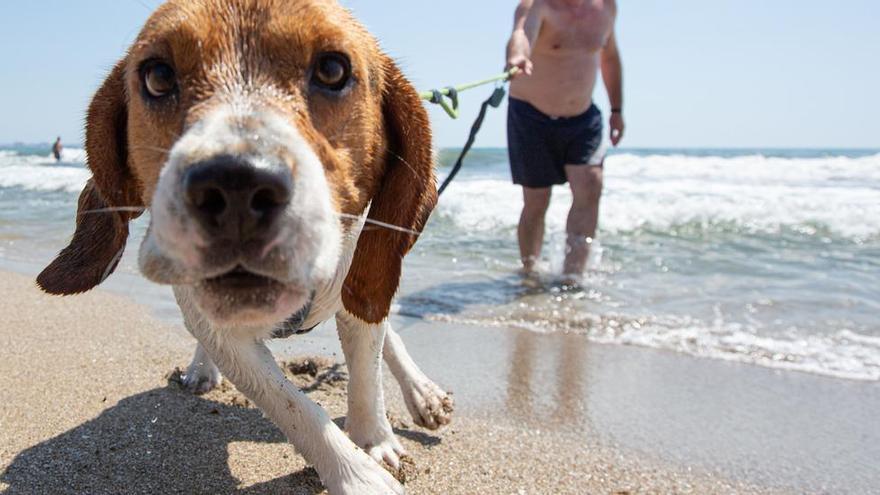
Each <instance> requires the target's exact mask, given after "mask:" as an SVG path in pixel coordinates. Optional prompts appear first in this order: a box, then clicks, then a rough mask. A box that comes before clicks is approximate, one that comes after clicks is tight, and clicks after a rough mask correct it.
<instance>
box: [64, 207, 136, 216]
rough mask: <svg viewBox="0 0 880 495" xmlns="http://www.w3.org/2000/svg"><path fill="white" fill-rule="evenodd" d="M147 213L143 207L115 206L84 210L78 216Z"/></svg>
mask: <svg viewBox="0 0 880 495" xmlns="http://www.w3.org/2000/svg"><path fill="white" fill-rule="evenodd" d="M145 211H147V209H146V208H145V207H143V206H117V207H110V208H97V209H94V210H84V211H81V212H79V214H80V215H91V214H94V213H117V212H129V213H143V212H145Z"/></svg>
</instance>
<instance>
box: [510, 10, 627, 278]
mask: <svg viewBox="0 0 880 495" xmlns="http://www.w3.org/2000/svg"><path fill="white" fill-rule="evenodd" d="M616 17H617V3H616V1H615V0H521V1H520V3H519V6H518V7H517V9H516V14H515V16H514V27H513V35H512V36H511V38H510V42H509V43H508V47H507V64H508V67H518V68H519V69H520V70H521V71H522V72H521V74H520V75H518V76H516V77H515V78H514V80H513V82H512V83H511V87H510V110H509V114H508V141H509V144H508V148H509V150H510V166H511V171H512V173H513V181H514V183H516V184H519V185H521V186H523V198H524V203H525V206H524V208H523V212H522V216H521V218H520V223H519V232H518V234H519V246H520V254H521V256H522V264H523V272H524V273H526V274H530V273H533V271H534V268H535V263H536V262H537V261H538V259H539V258H540V256H541V246H542V244H543V241H544V216H545V214H546V213H547V207H548V206H549V205H550V194H551V188H552V186H554V185H559V184H565V183H566V182H568V183H569V184H570V187H571V191H572V195H573V197H574V199H573V202H572V206H571V210H570V211H569V214H568V223H567V228H566V230H567V234H568V236H567V241H566V256H565V265H564V267H563V277H564V281H565V282H566V283H577V282H578V281H580V279H581V277H582V275H583V273H584V270H585V268H586V264H587V258H588V257H589V253H590V245H591V244H592V242H593V238H594V237H595V235H596V226H597V223H598V218H599V199H600V198H601V196H602V166H603V163H604V159H605V156H604V147H603V146H602V126H603V122H602V114H601V112H600V111H599V109H598V108H596V106H595V105H594V104H593V89H594V88H595V85H596V79H597V75H598V73H599V70H600V68H601V71H602V78H603V80H604V82H605V87H606V88H607V90H608V95H609V99H610V100H611V119H610V126H611V143H612V144H613V145H614V146H617V144H618V143H619V142H620V140H621V139H622V138H623V131H624V122H623V70H622V66H621V62H620V54H619V53H618V50H617V41H616V40H615V36H614V22H615V20H616Z"/></svg>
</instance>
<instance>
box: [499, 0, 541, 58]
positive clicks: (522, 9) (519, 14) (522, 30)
mask: <svg viewBox="0 0 880 495" xmlns="http://www.w3.org/2000/svg"><path fill="white" fill-rule="evenodd" d="M539 1H540V0H539ZM534 6H535V0H520V2H519V5H518V6H517V7H516V12H515V13H514V15H513V34H512V35H511V36H510V41H509V42H508V43H507V68H508V69H509V68H513V67H518V68H519V70H521V71H522V72H523V73H524V74H526V75H531V74H532V60H531V57H532V40H531V37H530V36H529V33H528V30H529V29H528V28H529V27H530V26H529V24H532V22H530V21H529V16H530V14H532V13H533V12H532V9H533V8H534Z"/></svg>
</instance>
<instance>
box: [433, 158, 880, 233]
mask: <svg viewBox="0 0 880 495" xmlns="http://www.w3.org/2000/svg"><path fill="white" fill-rule="evenodd" d="M605 186H606V187H605V196H604V198H603V203H602V211H601V218H600V228H601V230H602V231H605V232H612V233H617V232H636V231H643V230H653V231H673V230H675V229H677V228H679V227H683V226H685V227H687V226H690V227H697V229H698V230H699V229H702V230H709V231H716V230H735V231H743V232H749V233H778V232H780V231H785V230H792V231H795V232H802V233H804V234H817V233H822V232H827V233H830V234H833V235H838V236H842V237H846V238H850V239H853V240H865V239H869V238H873V237H876V236H878V235H880V155H873V156H867V157H862V158H846V157H832V158H803V159H785V158H766V157H763V156H745V157H734V158H721V157H692V156H683V155H682V156H675V155H672V156H665V155H652V156H637V155H626V154H625V155H616V156H613V157H610V158H609V160H608V163H607V164H606V167H605ZM475 198H479V203H478V204H477V203H476V202H475V201H476V199H475ZM521 201H522V200H521V192H520V190H519V188H518V187H517V186H514V185H513V184H511V183H510V181H509V180H508V179H506V178H499V177H494V178H487V177H485V176H479V177H474V178H470V179H468V178H464V179H463V180H461V181H459V182H457V183H456V184H455V185H454V186H453V187H452V188H450V189H449V191H448V192H447V194H446V195H445V196H444V197H443V199H442V200H441V201H440V206H439V209H438V215H439V216H440V217H442V218H445V219H446V220H448V221H451V222H453V223H454V224H455V225H456V226H457V227H459V228H461V229H463V230H465V231H467V232H492V231H498V230H511V229H514V228H515V227H516V225H517V222H518V220H519V209H520V205H521V204H522V203H521ZM570 204H571V192H570V191H569V190H568V189H567V188H562V187H560V188H556V189H555V190H554V200H553V201H552V203H551V206H550V211H549V214H548V216H547V221H548V228H550V229H554V230H559V229H563V228H564V224H565V219H566V215H567V213H568V207H569V205H570Z"/></svg>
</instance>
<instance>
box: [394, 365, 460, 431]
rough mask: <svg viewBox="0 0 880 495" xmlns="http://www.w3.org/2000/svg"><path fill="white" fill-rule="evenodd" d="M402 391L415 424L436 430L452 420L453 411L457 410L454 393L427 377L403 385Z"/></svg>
mask: <svg viewBox="0 0 880 495" xmlns="http://www.w3.org/2000/svg"><path fill="white" fill-rule="evenodd" d="M401 391H402V392H403V399H404V401H405V402H406V408H407V409H409V413H410V415H412V418H413V421H414V422H415V424H417V425H419V426H421V427H423V428H427V429H429V430H436V429H438V428H440V427H441V426H444V425H448V424H449V422H450V421H452V412H453V411H454V410H455V401H454V400H453V399H452V394H451V393H448V392H446V391H445V390H443V389H442V388H440V387H439V386H438V385H437V384H436V383H434V382H432V381H431V380H429V379H428V378H427V377H423V378H422V379H420V380H413V381H410V382H409V383H406V384H404V385H402V386H401Z"/></svg>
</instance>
